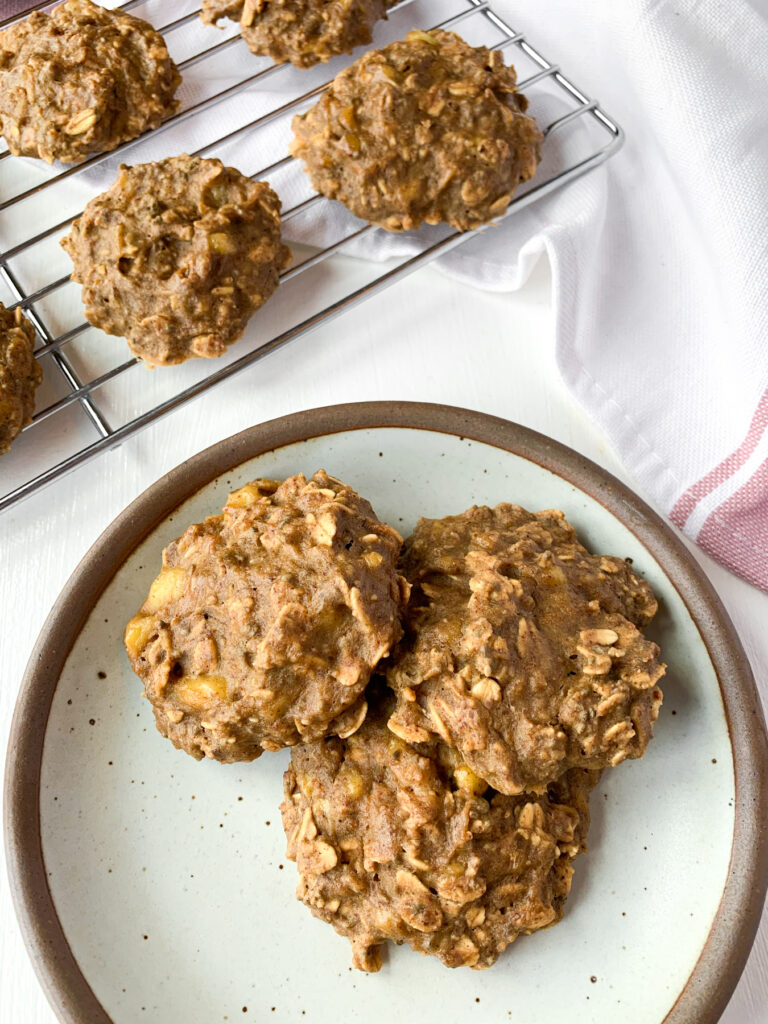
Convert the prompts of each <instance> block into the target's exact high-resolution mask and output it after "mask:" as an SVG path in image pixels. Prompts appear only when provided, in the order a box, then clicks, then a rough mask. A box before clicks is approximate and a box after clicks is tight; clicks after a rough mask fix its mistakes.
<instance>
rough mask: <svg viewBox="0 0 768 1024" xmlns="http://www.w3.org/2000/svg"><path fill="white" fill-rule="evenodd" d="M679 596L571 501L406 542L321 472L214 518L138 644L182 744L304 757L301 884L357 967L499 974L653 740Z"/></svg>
mask: <svg viewBox="0 0 768 1024" xmlns="http://www.w3.org/2000/svg"><path fill="white" fill-rule="evenodd" d="M656 609H657V604H656V600H655V598H654V596H653V593H652V591H651V589H650V587H649V586H648V584H647V583H646V582H645V581H644V580H642V579H641V578H640V577H639V576H638V575H637V574H636V573H635V572H634V571H633V570H632V568H631V566H630V564H629V563H628V562H627V561H625V560H622V559H620V558H616V557H611V556H605V555H594V554H591V553H590V552H589V551H588V550H587V549H586V548H585V547H584V546H583V545H582V544H581V543H580V542H579V540H578V538H577V537H576V535H575V532H574V530H573V528H572V527H571V526H570V524H569V523H568V522H567V521H566V519H565V517H564V516H563V514H562V513H561V512H558V511H545V512H539V513H536V514H532V513H530V512H526V511H525V510H524V509H522V508H520V507H519V506H517V505H510V504H502V505H499V506H497V507H496V508H485V507H473V508H470V509H469V510H468V511H466V512H464V513H462V514H460V515H455V516H449V517H447V518H445V519H439V520H427V519H422V520H420V521H419V523H418V525H417V527H416V529H415V531H414V533H413V535H412V536H411V537H410V538H409V539H408V540H407V541H406V542H405V544H403V542H402V539H401V538H400V536H399V535H398V534H397V532H396V531H395V530H394V529H393V528H392V527H390V526H387V525H386V524H384V523H382V522H381V521H380V520H379V519H378V518H377V517H376V514H375V512H374V511H373V509H372V507H371V505H370V504H369V502H367V501H366V500H365V499H364V498H362V497H360V496H359V495H358V494H356V493H355V492H354V491H353V490H352V489H351V488H350V487H348V486H347V485H345V484H343V483H341V482H340V481H339V480H336V479H334V478H333V477H330V476H328V475H327V474H326V473H325V472H323V471H320V472H318V473H315V475H314V476H313V477H312V478H311V479H309V480H307V479H305V478H304V477H303V476H301V475H299V476H295V477H290V478H289V479H287V480H285V481H283V482H281V483H278V482H276V481H269V480H256V481H253V482H252V483H250V484H247V485H246V486H245V487H243V488H241V489H240V490H238V491H235V492H234V493H233V494H231V495H230V497H229V500H228V502H227V504H226V505H225V507H224V509H223V511H222V512H221V513H219V514H217V515H214V516H211V517H210V518H208V519H207V520H205V522H204V523H201V524H196V525H192V526H190V527H189V528H188V529H187V530H186V531H185V532H184V533H183V534H182V536H181V537H180V538H179V539H178V540H177V541H175V542H174V543H173V544H171V545H169V547H168V548H166V550H165V552H164V553H163V568H162V572H161V573H160V575H159V576H158V577H157V579H156V580H155V582H154V583H153V584H152V586H151V588H150V591H149V595H148V597H147V600H146V601H145V602H144V604H143V606H142V607H141V609H140V610H139V612H138V614H137V615H136V616H135V617H134V618H133V619H132V620H131V621H130V623H129V624H128V626H127V629H126V634H125V643H126V649H127V652H128V656H129V658H130V661H131V665H132V668H133V670H134V671H135V672H136V673H137V675H138V676H139V677H140V678H141V680H142V683H143V685H144V691H145V693H146V695H147V697H148V698H149V700H150V701H151V703H152V705H153V709H154V712H155V718H156V722H157V726H158V729H159V730H160V732H161V733H162V734H163V735H165V736H167V737H168V738H169V739H170V740H171V741H172V742H173V743H174V745H175V746H177V747H179V748H180V749H182V750H185V751H186V752H187V753H189V754H191V755H192V756H194V757H195V758H197V759H202V758H203V757H204V756H205V757H208V758H211V759H214V760H218V761H221V762H239V761H252V760H254V759H256V758H257V757H259V756H260V755H261V753H262V752H263V751H265V750H266V751H275V750H279V749H280V748H282V747H286V746H288V747H290V748H291V765H290V767H289V768H288V770H287V772H286V773H285V800H284V802H283V804H282V808H281V809H282V816H283V824H284V827H285V831H286V836H287V841H288V856H289V857H290V858H291V859H293V860H295V861H296V862H297V865H298V870H299V885H298V891H297V894H298V897H299V899H301V900H302V901H303V902H304V903H305V904H306V905H307V906H308V907H309V908H310V910H311V911H312V913H313V914H315V915H316V916H317V917H320V918H322V919H323V920H325V921H328V922H329V923H331V924H332V925H333V926H334V928H335V929H336V930H337V931H338V932H339V933H340V934H342V935H345V936H346V937H347V938H349V940H350V941H351V943H352V947H353V951H354V963H355V965H356V966H357V967H359V968H361V969H363V970H366V971H375V970H378V969H379V967H380V966H381V948H382V946H383V945H384V944H386V942H387V941H388V940H391V941H393V942H396V943H403V942H406V943H408V944H409V945H410V946H412V947H413V948H414V949H416V950H418V951H419V952H421V953H424V954H429V955H433V956H436V957H438V958H439V959H440V960H441V961H442V962H443V963H444V964H446V965H447V966H450V967H458V966H470V967H477V968H483V967H489V966H490V965H491V964H493V963H494V962H495V960H496V959H497V958H498V956H499V954H500V953H501V952H502V951H503V950H504V949H505V948H506V946H507V945H509V943H510V942H512V941H513V940H514V939H515V938H517V936H518V935H521V934H528V933H530V932H533V931H536V930H538V929H541V928H545V927H547V926H549V925H552V924H555V923H556V922H557V921H559V919H560V917H561V916H562V912H563V905H564V902H565V899H566V897H567V895H568V892H569V889H570V884H571V877H572V873H573V866H572V864H573V860H574V858H575V857H577V856H578V855H579V854H580V853H582V852H583V851H584V850H585V849H586V835H587V829H588V824H589V794H590V791H591V790H592V788H593V787H594V786H595V784H596V783H597V781H598V779H599V778H600V775H601V773H602V771H603V770H605V769H607V768H611V767H615V766H616V765H618V764H620V763H621V762H622V761H623V760H625V759H627V758H638V757H641V756H642V755H643V754H644V752H645V750H646V747H647V745H648V742H649V741H650V739H651V735H652V729H653V723H654V721H655V720H656V717H657V714H658V710H659V707H660V704H661V699H662V694H661V691H660V689H659V687H658V681H659V679H660V678H661V676H662V675H663V673H664V666H663V665H662V664H661V663H660V661H659V660H658V655H659V650H658V648H657V646H656V645H655V644H654V643H652V642H651V641H650V640H648V639H646V637H645V636H644V635H643V633H642V632H641V630H642V627H644V626H645V625H647V624H648V623H649V622H650V621H651V619H652V618H653V616H654V614H655V612H656Z"/></svg>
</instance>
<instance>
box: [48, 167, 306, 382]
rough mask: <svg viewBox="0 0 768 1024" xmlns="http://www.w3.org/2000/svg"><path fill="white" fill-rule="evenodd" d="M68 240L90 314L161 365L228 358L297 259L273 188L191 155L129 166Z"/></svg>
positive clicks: (66, 245)
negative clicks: (282, 273) (282, 224)
mask: <svg viewBox="0 0 768 1024" xmlns="http://www.w3.org/2000/svg"><path fill="white" fill-rule="evenodd" d="M61 244H62V245H63V247H64V248H65V249H66V250H67V252H68V253H69V255H70V256H71V258H72V262H73V263H74V271H73V274H72V280H73V281H77V282H79V283H80V284H82V285H83V302H84V304H85V315H86V318H87V319H88V320H89V321H90V323H92V324H93V325H94V327H100V328H101V329H102V330H103V331H106V332H107V334H115V335H118V336H119V337H125V338H127V339H128V344H129V346H130V349H131V351H132V352H134V353H135V354H136V355H137V356H139V357H140V358H141V359H143V360H145V362H147V363H149V364H151V365H154V366H169V365H172V364H174V363H181V362H184V360H186V359H193V358H195V357H198V356H202V357H205V358H212V357H215V356H220V355H222V354H223V353H224V352H225V351H226V349H227V347H228V346H229V345H231V344H232V343H233V342H234V341H237V339H238V338H240V337H241V336H242V334H243V331H244V330H245V327H246V324H247V323H248V320H249V318H250V317H251V315H252V314H253V313H254V311H255V310H257V309H258V308H259V307H260V306H262V305H263V304H264V303H265V302H266V301H267V299H268V298H269V297H270V296H271V295H272V293H273V292H274V291H275V289H276V288H277V285H278V281H279V274H280V271H281V270H283V269H284V268H285V267H286V266H287V265H288V263H289V262H290V250H289V249H288V248H287V246H285V245H283V243H282V241H281V235H280V200H279V199H278V198H277V196H276V195H275V193H274V192H273V191H272V189H271V188H270V187H269V185H268V184H267V183H266V182H263V181H251V179H250V178H246V177H245V175H243V174H241V173H240V172H239V171H237V170H235V169H234V168H233V167H225V166H224V165H223V164H222V163H221V161H220V160H205V159H202V158H200V157H193V156H186V155H182V156H177V157H170V158H169V159H167V160H161V161H159V162H157V163H149V164H140V165H138V166H136V167H126V166H123V167H121V168H120V173H119V175H118V177H117V181H116V182H115V184H114V185H113V186H112V187H111V188H110V189H109V190H108V191H107V192H104V193H103V194H102V195H100V196H97V197H96V198H95V199H92V200H91V202H90V203H88V205H87V206H86V208H85V212H84V213H83V215H82V216H81V217H79V218H78V219H77V220H76V221H75V222H74V224H73V225H72V230H71V232H70V234H69V235H67V237H66V238H64V239H63V240H62V243H61Z"/></svg>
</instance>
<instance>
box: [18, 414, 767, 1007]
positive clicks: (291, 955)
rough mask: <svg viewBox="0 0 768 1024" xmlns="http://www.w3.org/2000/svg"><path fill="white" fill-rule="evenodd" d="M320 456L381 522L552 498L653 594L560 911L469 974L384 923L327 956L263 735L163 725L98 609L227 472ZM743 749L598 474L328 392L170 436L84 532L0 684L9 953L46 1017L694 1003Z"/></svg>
mask: <svg viewBox="0 0 768 1024" xmlns="http://www.w3.org/2000/svg"><path fill="white" fill-rule="evenodd" d="M319 467H323V468H325V469H327V470H328V472H329V473H331V474H333V475H335V476H339V477H341V478H342V479H343V480H344V481H345V482H347V483H349V484H351V485H352V486H353V487H355V488H356V489H357V490H358V491H360V493H362V494H363V495H365V496H366V497H368V498H369V499H370V500H371V502H372V504H373V506H374V508H375V509H376V511H377V513H378V515H379V516H380V517H381V518H382V519H384V520H386V521H388V522H390V523H392V525H394V526H396V527H397V528H398V529H399V530H400V531H401V532H403V533H404V534H407V533H408V532H409V531H410V530H411V528H412V527H413V525H414V524H415V522H416V519H417V517H418V516H419V515H426V516H441V515H447V514H451V513H456V512H460V511H462V510H463V509H464V508H466V507H468V506H469V505H471V504H473V503H478V504H495V503H497V502H499V501H503V500H512V501H515V502H518V503H519V504H522V505H524V506H526V507H528V508H531V509H540V508H548V507H557V508H562V509H563V510H564V511H565V512H566V514H567V516H568V518H569V519H570V520H571V522H573V524H574V525H575V527H576V528H577V530H578V532H579V535H580V537H581V538H582V540H583V541H584V542H585V543H586V544H587V545H588V546H589V547H590V548H592V549H593V550H596V551H597V550H599V551H601V552H606V553H610V554H616V555H620V556H622V557H626V556H628V557H631V558H632V559H633V560H634V565H635V568H636V569H637V570H639V572H640V573H642V575H644V576H645V577H646V578H647V579H648V580H649V582H650V583H651V585H652V586H653V588H654V590H655V592H656V594H657V596H658V597H659V599H660V605H661V610H660V613H659V615H658V617H657V620H656V621H655V622H654V624H653V626H652V627H651V628H649V629H648V631H647V632H648V633H649V635H650V636H651V637H652V638H653V639H655V640H657V642H658V643H659V644H660V646H661V647H662V652H663V657H664V660H665V661H666V662H667V663H668V666H669V668H668V673H667V676H666V678H665V680H663V681H662V686H663V689H664V694H665V700H664V706H663V708H662V711H661V714H660V717H659V721H658V724H657V727H656V735H655V739H654V741H653V743H652V744H651V746H650V748H649V751H648V754H647V756H646V757H645V758H644V759H643V760H642V761H639V762H631V763H627V764H623V765H621V766H620V767H619V768H618V769H616V770H615V771H609V772H607V773H606V775H605V776H604V778H603V781H602V783H601V785H600V786H599V787H598V789H597V790H596V791H595V793H594V795H593V798H592V812H593V823H592V827H591V830H590V835H589V845H590V852H589V853H588V854H587V856H585V857H583V858H580V859H579V860H578V861H576V864H575V867H576V874H575V880H574V886H573V890H572V894H571V898H570V900H569V902H568V904H567V906H566V912H565V916H564V918H563V921H562V923H561V924H560V925H559V926H558V927H556V928H554V929H550V930H547V931H545V932H541V933H539V934H537V935H534V936H530V937H523V938H521V939H520V940H519V941H518V942H516V943H514V944H513V945H512V946H511V947H510V948H509V949H508V950H507V952H506V953H505V954H503V955H502V957H501V959H500V960H499V962H498V964H497V965H496V966H495V967H494V968H492V969H491V970H490V971H485V972H474V971H468V970H457V971H449V970H447V969H446V968H444V967H442V966H441V965H440V964H439V962H437V961H436V960H433V959H425V958H422V957H420V956H418V955H417V954H415V953H413V952H412V951H411V950H410V949H409V948H408V947H402V948H395V947H390V952H389V955H388V956H387V957H386V958H385V965H384V968H383V970H382V971H381V972H380V973H379V974H377V975H373V976H366V975H362V974H359V973H357V972H353V971H351V970H350V950H349V947H348V944H347V942H346V940H344V939H342V938H340V937H339V936H337V935H336V934H335V932H333V930H332V929H331V928H330V927H329V926H328V925H326V924H323V923H321V922H319V921H316V920H315V919H313V918H312V917H311V915H310V914H309V911H308V910H306V909H305V908H304V907H303V906H301V905H300V904H299V903H298V902H297V901H296V900H295V897H294V889H295V885H296V871H295V866H294V865H293V864H292V863H291V862H289V861H286V859H285V856H284V853H285V840H284V836H283V832H282V827H281V825H280V815H279V812H278V804H279V802H280V800H281V796H282V787H281V776H282V772H283V770H284V768H285V766H286V764H287V761H288V754H287V752H282V753H281V754H277V755H270V754H267V755H264V756H263V757H262V758H260V759H259V760H258V761H256V762H254V763H253V764H246V765H228V766H222V765H218V764H214V763H210V762H204V763H201V764H198V763H196V762H194V761H193V760H192V759H191V758H190V757H188V756H187V755H184V754H182V753H180V752H178V751H176V750H174V749H173V748H172V747H171V745H170V744H169V743H168V742H167V741H166V740H164V739H162V738H161V737H160V735H159V734H158V733H157V732H156V730H155V728H154V720H153V717H152V714H151V710H150V708H149V706H148V704H147V703H146V701H144V700H142V699H141V685H140V683H139V681H138V680H137V679H136V678H135V677H134V676H133V675H132V673H131V671H130V668H129V666H128V662H127V659H126V657H125V655H124V653H123V650H122V631H123V627H124V624H125V622H126V621H127V619H128V618H129V617H130V616H131V615H132V614H133V613H134V612H135V611H136V609H137V608H138V606H139V605H140V604H141V602H142V600H143V597H144V595H145V594H146V591H147V588H148V586H149V583H150V582H151V580H152V579H153V578H154V576H155V575H156V572H157V570H158V568H159V564H160V553H161V550H162V548H163V547H164V546H165V545H166V544H167V543H168V542H169V541H170V540H172V539H174V538H175V537H177V536H178V535H179V534H180V533H181V532H182V530H183V529H184V527H185V526H186V525H187V524H188V523H190V522H195V521H198V520H199V519H201V518H204V517H205V516H206V515H208V514H211V513H213V512H216V511H218V510H219V509H220V508H221V505H222V503H223V501H224V499H225V497H226V495H227V493H228V492H229V491H230V490H232V489H234V488H236V487H238V486H240V485H242V484H243V483H245V482H247V481H248V480H250V479H252V478H253V477H256V476H265V477H276V478H280V477H284V476H287V475H290V474H292V473H296V472H305V473H307V474H310V473H312V472H313V471H314V470H315V469H317V468H319ZM765 751H766V748H765V733H764V726H763V722H762V718H761V715H760V712H759V705H758V703H757V700H756V696H755V692H754V684H753V681H752V679H751V675H750V673H749V668H748V665H747V662H746V659H745V657H744V655H743V652H742V651H741V648H740V646H739V645H738V641H737V640H736V638H735V636H734V634H733V629H732V627H731V625H730V623H729V621H728V619H727V617H726V616H725V613H724V612H723V610H722V608H721V607H720V605H719V602H718V601H717V598H716V597H715V595H714V594H713V593H712V591H711V588H710V587H709V584H708V583H707V582H706V580H705V578H704V577H703V575H702V574H701V571H700V570H699V569H698V568H697V567H696V565H695V563H694V562H693V559H692V558H691V556H690V555H689V554H688V553H687V552H686V551H685V549H684V548H683V546H682V545H681V544H680V543H679V541H677V539H676V538H675V537H674V535H673V534H672V533H671V531H669V530H668V528H667V527H666V526H664V524H663V523H662V522H661V520H659V519H658V517H656V516H655V515H654V513H652V512H651V511H650V510H649V509H648V508H647V507H646V506H644V505H643V503H642V502H641V501H640V500H639V499H638V498H637V497H636V496H634V495H632V494H631V492H629V491H628V490H627V489H626V488H624V487H623V485H621V484H620V483H618V481H616V480H615V479H613V478H612V477H610V476H609V474H607V473H606V472H604V471H603V470H601V469H599V468H598V467H596V466H594V465H593V464H591V463H589V462H588V461H587V460H585V459H583V458H582V457H580V456H578V455H577V454H576V453H574V452H572V451H570V450H569V449H566V448H563V447H562V446H560V445H558V444H556V443H555V442H552V441H550V440H548V439H546V438H543V437H541V436H540V435H537V434H534V433H533V432H532V431H528V430H526V429H524V428H521V427H518V426H516V425H514V424H510V423H507V422H506V421H503V420H498V419H495V418H493V417H487V416H484V415H482V414H479V413H471V412H467V411H464V410H458V409H449V408H446V407H441V406H426V405H411V404H407V403H366V404H361V405H353V406H337V407H332V408H330V409H324V410H313V411H309V412H305V413H300V414H297V415H295V416H291V417H287V418H285V419H283V420H280V421H273V422H272V423H268V424H264V425H262V426H259V427H254V428H252V429H251V430H249V431H245V432H244V433H243V434H240V435H237V436H236V437H235V438H231V439H229V440H228V441H224V442H221V443H220V444H219V445H216V446H214V448H212V449H209V450H208V451H207V452H203V453H202V454H201V455H199V456H196V457H195V458H194V459H191V460H189V462H187V463H185V464H184V465H183V466H181V467H179V468H178V469H177V470H174V471H173V472H172V473H170V474H168V476H166V477H164V478H163V479H162V480H160V481H159V482H158V483H157V484H155V485H153V487H151V488H150V489H149V490H148V491H147V492H145V494H144V495H142V496H141V497H140V498H139V499H137V501H136V502H134V503H133V505H131V506H130V507H129V508H128V509H127V510H126V511H125V512H124V513H123V514H122V515H121V516H120V517H119V518H118V519H117V520H116V522H115V523H114V524H113V526H112V527H110V528H109V530H108V531H107V532H106V533H105V534H104V536H103V537H102V538H101V539H100V540H99V541H98V542H97V544H96V545H95V546H94V548H93V549H92V551H91V552H90V553H89V555H88V556H86V558H85V559H84V561H83V563H82V564H81V565H80V567H79V568H78V569H77V571H76V572H75V574H74V576H73V578H72V580H71V581H70V583H69V584H68V586H67V588H66V589H65V591H64V593H63V594H62V597H61V598H60V599H59V601H58V602H57V605H56V607H55V608H54V610H53V612H52V613H51V616H50V618H49V620H48V622H47V623H46V626H45V628H44V630H43V633H42V635H41V638H40V641H39V643H38V646H37V649H36V651H35V652H34V654H33V656H32V659H31V661H30V666H29V668H28V670H27V675H26V679H25V684H24V687H23V691H22V694H21V697H20V700H19V705H18V707H17V713H16V717H15V720H14V726H13V734H12V740H11V745H10V753H9V762H8V771H7V777H6V787H7V799H6V814H7V821H6V825H7V832H6V834H7V839H8V848H9V850H8V852H9V866H10V871H11V876H12V883H13V887H14V891H15V895H16V898H17V905H18V910H19V916H20V920H21V923H22V927H23V930H24V933H25V937H26V940H27V943H28V946H29V948H30V951H31V955H32V957H33V960H34V962H35V966H36V968H37V970H38V973H39V975H40V977H41V980H42V982H43V984H44V986H45V987H46V990H47V992H48V994H49V996H50V998H51V1001H52V1003H53V1005H54V1007H55V1009H56V1010H57V1012H58V1013H59V1015H60V1017H61V1019H62V1020H64V1021H67V1022H75V1021H77V1022H78V1024H83V1022H88V1024H90V1022H91V1021H93V1022H94V1024H95V1022H99V1024H102V1022H106V1021H113V1022H114V1024H128V1022H131V1024H133V1022H135V1021H147V1022H152V1024H173V1022H177V1021H178V1022H183V1024H212V1022H218V1021H244V1022H245V1021H249V1020H253V1021H259V1022H263V1021H268V1020H270V1019H271V1020H279V1021H280V1022H281V1024H282V1022H291V1024H293V1022H296V1024H298V1022H302V1021H305V1020H309V1021H315V1022H318V1024H326V1022H327V1024H331V1022H332V1021H333V1022H334V1024H335V1022H336V1021H337V1020H338V1019H340V1017H341V1018H342V1019H343V1020H344V1021H345V1022H349V1024H355V1022H361V1024H362V1022H363V1021H365V1022H366V1024H385V1022H386V1024H389V1022H390V1021H391V1020H392V1018H393V1017H394V1018H395V1019H398V1018H399V1019H402V1020H405V1021H408V1020H415V1019H418V1020H419V1021H420V1022H422V1024H446V1022H452V1021H459V1020H461V1021H462V1024H465V1022H466V1021H470V1022H471V1021H473V1020H474V1021H477V1022H478V1024H481V1022H482V1024H486V1022H491V1021H493V1022H501V1021H505V1020H509V1021H515V1022H516V1024H550V1022H552V1021H554V1020H556V1019H559V1017H560V1016H561V1015H562V1013H563V1011H564V1010H565V1009H566V1008H567V1012H568V1013H569V1015H571V1016H574V1017H575V1018H576V1019H578V1020H579V1021H580V1022H584V1024H588V1022H589V1024H591V1022H595V1024H603V1022H605V1024H608V1022H611V1024H613V1022H615V1021H616V1020H621V1021H622V1022H623V1024H660V1022H662V1021H667V1022H669V1024H682V1022H686V1024H694V1022H695V1024H709V1022H714V1021H716V1020H717V1019H718V1017H719V1015H720V1013H721V1011H722V1009H723V1007H724V1006H725V1003H726V1002H727V999H728V997H729V995H730V993H731V991H732V990H733V987H734V986H735V984H736V981H737V979H738V976H739V973H740V971H741V969H742V967H743V964H744V962H745V960H746V956H747V953H748V951H749V947H750V945H751V940H752V938H753V935H754V931H755V928H756V925H757V919H758V915H759V912H760V908H761V905H762V898H763V894H764V891H765V885H766V843H765V837H764V835H763V832H762V829H761V824H760V823H761V820H765V817H766V792H765V769H766V752H765ZM737 780H738V784H737ZM35 804H39V812H40V813H39V821H37V820H36V819H37V815H36V814H34V812H32V813H30V811H31V808H32V807H33V806H34V805H35ZM40 847H42V859H41V857H40V853H39V850H40ZM732 858H733V864H732V863H731V861H732ZM639 994H641V996H640V997H639Z"/></svg>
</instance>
